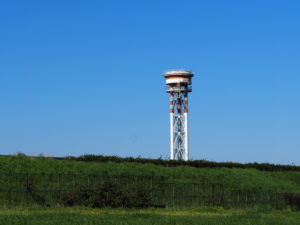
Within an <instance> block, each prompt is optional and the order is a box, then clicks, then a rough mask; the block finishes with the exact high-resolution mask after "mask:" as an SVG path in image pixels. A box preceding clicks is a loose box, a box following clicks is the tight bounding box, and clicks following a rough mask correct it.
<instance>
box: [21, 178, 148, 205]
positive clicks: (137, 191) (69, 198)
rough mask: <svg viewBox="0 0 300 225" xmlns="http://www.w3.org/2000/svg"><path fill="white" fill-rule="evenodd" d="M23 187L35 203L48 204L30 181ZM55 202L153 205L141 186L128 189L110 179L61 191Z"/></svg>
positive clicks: (64, 203) (65, 203) (66, 203)
mask: <svg viewBox="0 0 300 225" xmlns="http://www.w3.org/2000/svg"><path fill="white" fill-rule="evenodd" d="M25 187H26V191H27V193H29V194H30V196H31V198H32V199H33V200H34V202H35V203H36V204H38V205H41V206H50V205H49V204H48V203H47V200H46V199H45V198H44V197H43V196H42V195H41V194H40V192H39V191H37V190H36V189H35V188H34V186H33V184H32V183H31V182H29V183H26V184H25ZM57 203H58V204H60V205H63V206H86V207H91V208H105V207H111V208H118V207H124V208H147V207H153V206H154V205H153V203H152V200H151V197H150V193H149V192H148V191H147V190H146V189H145V188H143V187H142V186H136V187H134V188H130V189H129V188H126V187H124V186H122V185H120V184H118V183H115V182H113V181H111V180H107V181H105V182H104V183H98V184H97V186H93V187H92V188H91V187H89V186H80V187H78V188H74V189H71V190H69V191H66V192H62V193H61V194H60V195H59V198H58V202H57Z"/></svg>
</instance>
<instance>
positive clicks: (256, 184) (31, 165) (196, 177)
mask: <svg viewBox="0 0 300 225" xmlns="http://www.w3.org/2000/svg"><path fill="white" fill-rule="evenodd" d="M6 172H18V173H26V172H28V173H87V174H100V173H105V174H113V175H117V174H123V175H125V174H135V175H151V174H153V175H156V176H164V177H166V178H167V179H169V180H172V181H188V182H189V181H192V182H197V181H199V182H201V181H203V180H204V181H215V182H222V183H225V184H226V186H230V187H232V188H249V189H252V188H260V189H268V190H271V189H279V190H281V191H298V192H300V172H294V171H288V172H266V171H259V170H256V169H238V168H232V169H230V168H194V167H189V166H177V167H166V166H158V165H153V164H150V163H145V164H143V163H133V162H132V163H124V162H123V163H115V162H105V163H95V162H77V161H68V160H54V159H51V158H29V157H16V156H2V157H0V173H6Z"/></svg>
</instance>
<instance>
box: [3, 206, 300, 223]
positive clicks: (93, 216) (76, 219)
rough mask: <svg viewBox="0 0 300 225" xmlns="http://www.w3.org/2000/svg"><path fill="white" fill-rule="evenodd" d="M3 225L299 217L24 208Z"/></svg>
mask: <svg viewBox="0 0 300 225" xmlns="http://www.w3.org/2000/svg"><path fill="white" fill-rule="evenodd" d="M0 224H5V225H18V224H26V225H48V224H51V225H56V224H57V225H60V224H64V225H81V224H85V225H88V224H105V225H140V224H143V225H196V224H197V225H201V224H205V225H299V224H300V214H299V213H296V212H291V211H289V210H284V211H276V210H259V209H251V210H224V209H220V208H202V209H201V208H198V209H191V210H180V211H178V210H162V209H160V210H122V209H116V210H112V209H103V210H93V209H79V208H53V209H27V210H14V211H12V210H4V211H0Z"/></svg>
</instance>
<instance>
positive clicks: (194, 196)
mask: <svg viewBox="0 0 300 225" xmlns="http://www.w3.org/2000/svg"><path fill="white" fill-rule="evenodd" d="M195 185H196V184H195V183H193V206H194V207H195V205H196V195H195Z"/></svg>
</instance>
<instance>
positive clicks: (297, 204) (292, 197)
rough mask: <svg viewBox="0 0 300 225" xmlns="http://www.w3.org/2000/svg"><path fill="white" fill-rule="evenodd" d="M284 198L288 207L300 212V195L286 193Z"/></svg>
mask: <svg viewBox="0 0 300 225" xmlns="http://www.w3.org/2000/svg"><path fill="white" fill-rule="evenodd" d="M283 197H284V199H285V202H286V204H287V205H289V206H292V207H293V208H294V209H296V210H300V193H284V194H283Z"/></svg>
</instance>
